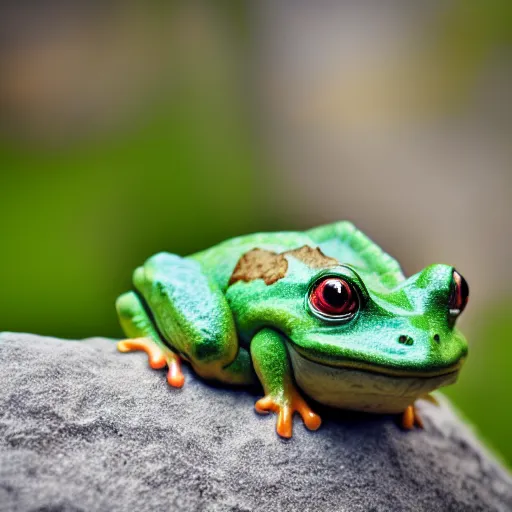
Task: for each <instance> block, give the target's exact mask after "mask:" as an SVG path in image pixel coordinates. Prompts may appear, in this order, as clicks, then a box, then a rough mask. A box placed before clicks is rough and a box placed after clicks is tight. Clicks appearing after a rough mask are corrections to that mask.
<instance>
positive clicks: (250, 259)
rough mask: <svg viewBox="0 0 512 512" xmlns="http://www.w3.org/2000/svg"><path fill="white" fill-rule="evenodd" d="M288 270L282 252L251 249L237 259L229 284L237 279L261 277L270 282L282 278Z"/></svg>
mask: <svg viewBox="0 0 512 512" xmlns="http://www.w3.org/2000/svg"><path fill="white" fill-rule="evenodd" d="M287 270H288V262H287V261H286V258H285V257H284V256H283V255H282V254H277V253H276V252H272V251H265V250H264V249H252V250H251V251H249V252H246V253H245V254H243V255H242V257H241V258H240V259H239V260H238V263H237V264H236V267H235V270H233V273H232V274H231V277H230V278H229V285H232V284H234V283H236V282H237V281H253V280H254V279H263V280H264V281H265V284H272V283H275V282H276V281H278V280H279V279H281V278H283V277H284V276H285V275H286V271H287Z"/></svg>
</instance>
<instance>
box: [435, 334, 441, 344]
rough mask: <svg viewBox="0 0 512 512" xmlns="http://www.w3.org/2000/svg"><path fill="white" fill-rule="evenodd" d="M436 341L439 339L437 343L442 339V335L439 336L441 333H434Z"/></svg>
mask: <svg viewBox="0 0 512 512" xmlns="http://www.w3.org/2000/svg"><path fill="white" fill-rule="evenodd" d="M434 341H437V343H439V342H440V341H441V337H440V336H439V334H434Z"/></svg>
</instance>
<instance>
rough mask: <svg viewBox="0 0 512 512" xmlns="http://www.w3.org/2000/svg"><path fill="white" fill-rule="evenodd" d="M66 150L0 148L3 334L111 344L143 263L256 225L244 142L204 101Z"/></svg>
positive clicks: (251, 166) (217, 108)
mask: <svg viewBox="0 0 512 512" xmlns="http://www.w3.org/2000/svg"><path fill="white" fill-rule="evenodd" d="M180 99H181V101H180V102H175V103H172V104H169V105H168V106H167V107H165V108H162V109H161V110H160V112H159V114H157V115H154V116H153V118H152V119H150V120H148V121H147V123H143V124H141V125H137V127H136V128H135V129H134V131H128V133H125V134H124V136H122V137H121V136H117V137H114V138H111V139H110V140H102V141H101V143H90V144H87V145H83V144H82V145H80V146H79V147H76V146H75V147H74V148H55V149H53V150H51V149H48V148H46V149H42V148H41V149H39V150H38V149H35V148H33V147H32V148H31V149H30V151H27V150H26V149H25V148H14V147H12V145H11V146H9V145H5V146H4V147H3V148H0V162H1V164H0V165H1V167H2V169H3V171H2V174H1V178H0V232H1V237H2V242H1V266H0V278H1V282H2V293H1V294H0V330H12V331H31V332H35V333H40V334H51V335H55V336H62V337H71V338H75V337H77V338H80V337H84V336H94V335H104V336H120V335H121V331H120V329H119V327H118V325H117V319H116V315H115V311H114V309H113V305H114V301H115V298H116V296H117V295H119V294H120V293H121V292H123V291H125V290H126V289H129V288H131V273H132V271H133V269H134V268H135V266H137V265H138V264H140V263H141V262H142V261H144V259H145V258H147V257H148V256H150V255H151V254H152V253H155V252H157V251H161V250H168V251H171V252H176V253H180V254H187V253H190V252H194V251H196V250H199V249H202V248H204V247H206V246H209V245H212V244H214V243H215V242H218V241H220V240H222V239H225V238H227V237H230V236H234V235H236V234H240V233H243V232H246V231H250V230H255V229H256V228H257V227H260V226H261V225H262V221H261V213H262V211H263V210H262V209H261V206H258V205H259V204H260V203H259V201H258V199H259V192H258V191H259V190H260V188H259V187H258V183H257V182H256V178H257V177H258V176H259V179H263V177H262V176H261V174H259V175H258V174H257V173H256V172H255V163H254V157H253V154H252V148H251V146H250V145H249V144H248V131H247V130H246V129H245V128H244V126H243V123H241V122H239V120H238V119H237V117H236V115H234V113H233V108H232V107H231V111H230V110H229V108H228V107H227V106H226V105H225V103H224V100H223V99H222V98H219V97H215V95H213V96H212V94H211V92H208V94H204V95H200V94H199V95H198V94H196V93H194V92H193V91H190V90H189V91H188V92H186V93H183V94H182V96H181V98H180Z"/></svg>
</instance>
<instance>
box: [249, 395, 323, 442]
mask: <svg viewBox="0 0 512 512" xmlns="http://www.w3.org/2000/svg"><path fill="white" fill-rule="evenodd" d="M254 408H255V409H256V412H258V413H259V414H267V413H269V412H275V413H277V423H276V431H277V433H278V434H279V435H280V436H281V437H284V438H287V439H288V438H290V437H292V432H293V413H294V412H298V413H299V414H300V416H301V417H302V421H303V422H304V425H305V426H306V428H308V429H309V430H316V429H317V428H318V427H320V425H321V423H322V420H321V419H320V416H318V414H316V413H314V412H313V411H312V410H311V408H310V407H309V405H308V404H307V403H306V401H305V400H304V399H303V398H302V397H301V396H300V394H299V393H298V391H296V390H295V389H293V390H292V391H291V392H290V391H289V394H288V397H286V398H283V397H281V398H277V397H273V396H272V395H266V396H264V397H263V398H260V399H259V400H258V401H257V402H256V403H255V404H254Z"/></svg>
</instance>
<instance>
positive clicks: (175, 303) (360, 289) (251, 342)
mask: <svg viewBox="0 0 512 512" xmlns="http://www.w3.org/2000/svg"><path fill="white" fill-rule="evenodd" d="M133 284H134V288H135V289H134V291H130V292H128V293H125V294H123V295H121V296H120V297H119V298H118V300H117V303H116V307H117V312H118V315H119V319H120V323H121V326H122V328H123V330H124V332H125V334H126V336H127V337H128V339H125V340H123V341H120V342H119V343H118V349H119V350H120V351H121V352H128V351H132V350H143V351H145V352H147V354H148V358H149V364H150V366H151V367H152V368H164V367H167V368H168V372H167V382H168V383H169V384H170V385H171V386H173V387H176V388H180V387H182V386H183V384H184V375H183V373H182V369H181V364H182V361H186V362H188V363H189V364H190V365H191V366H192V368H193V370H194V371H195V372H196V373H197V374H198V375H199V376H201V377H202V378H205V379H214V380H217V381H220V382H223V383H227V384H231V385H251V384H254V383H255V382H258V381H259V383H261V385H262V387H263V392H264V396H263V397H262V398H261V399H259V400H258V401H257V402H256V404H255V409H256V411H257V412H259V413H269V412H274V413H276V414H277V428H276V430H277V433H278V434H279V435H280V436H282V437H285V438H288V437H291V435H292V425H293V415H294V413H298V414H299V415H300V416H301V417H302V420H303V422H304V424H305V426H306V427H307V428H308V429H310V430H316V429H317V428H318V427H319V426H320V424H321V419H320V417H319V415H318V414H317V413H315V412H314V411H313V410H312V409H311V407H310V405H309V404H308V402H307V401H306V399H305V398H304V397H305V396H306V397H310V398H312V399H314V400H316V401H317V402H320V403H322V404H326V405H328V406H332V407H337V408H343V409H352V410H359V411H366V412H371V413H381V414H401V418H402V419H401V422H402V425H403V427H404V428H405V429H412V428H414V426H415V425H417V426H419V427H421V426H422V421H421V418H420V417H419V415H418V413H417V410H416V408H415V405H414V404H415V401H416V400H417V399H419V398H427V399H428V398H431V397H430V395H429V393H430V392H432V391H433V390H435V389H437V388H439V387H440V386H445V385H447V384H451V383H453V382H454V381H455V380H456V378H457V375H458V373H459V371H460V368H461V366H462V364H463V362H464V360H465V358H466V355H467V342H466V340H465V338H464V336H463V335H462V334H461V332H460V331H459V330H458V329H457V328H456V326H455V324H456V320H457V318H458V317H459V315H460V314H461V313H462V311H463V310H464V308H465V306H466V304H467V301H468V295H469V289H468V285H467V282H466V281H465V279H464V278H463V277H462V276H461V274H459V272H458V271H457V270H455V269H454V268H453V267H452V266H449V265H441V264H435V265H431V266H429V267H427V268H425V269H424V270H422V271H421V272H419V273H417V274H415V275H413V276H411V277H409V278H407V279H406V278H405V276H404V274H403V273H402V271H401V269H400V265H399V264H398V262H397V261H396V260H395V259H393V258H392V257H391V256H389V255H388V254H386V253H385V252H384V251H383V250H382V249H381V248H380V247H379V246H378V245H376V244H375V243H374V242H372V241H371V240H370V239H369V238H368V237H367V236H366V235H364V234H363V233H362V232H361V231H359V230H358V229H357V228H355V227H354V225H353V224H352V223H350V222H337V223H334V224H329V225H325V226H320V227H317V228H314V229H310V230H308V231H305V232H276V233H258V234H251V235H246V236H240V237H237V238H233V239H230V240H227V241H225V242H222V243H220V244H218V245H216V246H214V247H211V248H210V249H206V250H204V251H202V252H199V253H196V254H192V255H190V256H186V257H181V256H177V255H175V254H170V253H165V252H162V253H159V254H156V255H154V256H152V257H151V258H149V259H148V260H147V261H146V262H145V263H144V265H142V266H141V267H138V268H137V269H136V270H135V272H134V274H133ZM432 399H433V398H432Z"/></svg>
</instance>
